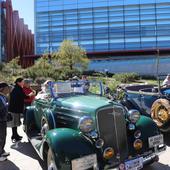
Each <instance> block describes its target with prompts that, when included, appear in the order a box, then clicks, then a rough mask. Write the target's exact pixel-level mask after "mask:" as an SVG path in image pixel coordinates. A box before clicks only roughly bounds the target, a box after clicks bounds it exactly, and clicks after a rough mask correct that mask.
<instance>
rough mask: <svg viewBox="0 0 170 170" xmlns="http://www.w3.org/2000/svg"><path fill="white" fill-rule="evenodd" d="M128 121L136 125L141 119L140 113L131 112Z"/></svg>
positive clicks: (136, 111)
mask: <svg viewBox="0 0 170 170" xmlns="http://www.w3.org/2000/svg"><path fill="white" fill-rule="evenodd" d="M128 119H129V120H130V122H131V123H136V122H137V121H138V120H139V119H140V113H139V111H138V110H129V111H128Z"/></svg>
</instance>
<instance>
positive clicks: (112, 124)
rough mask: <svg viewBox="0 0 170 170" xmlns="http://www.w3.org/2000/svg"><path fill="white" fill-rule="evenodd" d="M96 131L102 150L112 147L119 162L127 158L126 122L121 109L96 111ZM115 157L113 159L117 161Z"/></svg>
mask: <svg viewBox="0 0 170 170" xmlns="http://www.w3.org/2000/svg"><path fill="white" fill-rule="evenodd" d="M97 118H98V129H99V135H100V138H102V139H103V140H104V146H103V149H105V148H107V147H113V149H114V151H115V154H116V155H117V158H118V156H120V161H122V160H125V159H126V158H127V157H128V144H127V133H126V121H125V117H124V114H123V109H122V108H121V107H114V108H107V109H102V110H99V111H98V114H97ZM117 158H116V157H115V159H117Z"/></svg>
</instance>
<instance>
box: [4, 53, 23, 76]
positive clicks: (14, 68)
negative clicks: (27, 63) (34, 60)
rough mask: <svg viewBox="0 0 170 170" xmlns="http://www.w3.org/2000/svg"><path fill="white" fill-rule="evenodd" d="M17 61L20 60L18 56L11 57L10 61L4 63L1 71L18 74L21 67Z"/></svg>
mask: <svg viewBox="0 0 170 170" xmlns="http://www.w3.org/2000/svg"><path fill="white" fill-rule="evenodd" d="M19 62H20V57H19V56H18V57H15V58H13V59H12V60H11V61H10V62H8V63H6V64H5V66H4V68H3V71H4V72H5V73H8V74H10V75H12V76H15V75H20V73H21V72H22V68H21V65H20V63H19Z"/></svg>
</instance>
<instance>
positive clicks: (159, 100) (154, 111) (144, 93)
mask: <svg viewBox="0 0 170 170" xmlns="http://www.w3.org/2000/svg"><path fill="white" fill-rule="evenodd" d="M123 90H124V93H125V95H124V98H123V103H124V105H125V106H126V107H128V109H132V108H134V109H137V110H139V111H140V113H141V114H143V115H146V116H150V117H151V118H152V119H153V120H154V122H155V123H156V124H157V126H158V127H159V128H160V130H161V131H163V132H167V131H169V130H170V103H169V101H170V89H169V88H158V86H155V85H149V84H148V85H127V86H125V87H124V88H123Z"/></svg>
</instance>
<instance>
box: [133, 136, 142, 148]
mask: <svg viewBox="0 0 170 170" xmlns="http://www.w3.org/2000/svg"><path fill="white" fill-rule="evenodd" d="M133 147H134V148H135V150H137V151H138V150H140V149H142V147H143V142H142V140H140V139H136V140H135V141H134V143H133Z"/></svg>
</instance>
